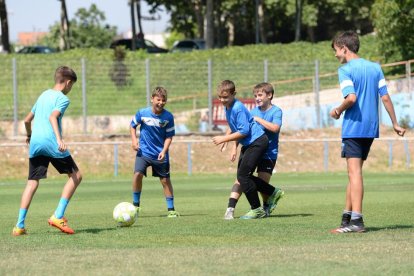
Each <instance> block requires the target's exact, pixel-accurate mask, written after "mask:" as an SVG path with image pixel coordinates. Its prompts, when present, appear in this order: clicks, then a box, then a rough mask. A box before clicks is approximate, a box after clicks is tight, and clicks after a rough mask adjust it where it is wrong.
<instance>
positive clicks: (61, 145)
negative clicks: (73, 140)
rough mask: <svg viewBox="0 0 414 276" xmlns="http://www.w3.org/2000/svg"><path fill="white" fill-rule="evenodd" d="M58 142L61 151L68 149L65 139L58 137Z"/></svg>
mask: <svg viewBox="0 0 414 276" xmlns="http://www.w3.org/2000/svg"><path fill="white" fill-rule="evenodd" d="M57 143H58V149H59V151H60V152H64V151H66V149H67V147H66V144H65V142H64V141H63V140H61V139H58V140H57Z"/></svg>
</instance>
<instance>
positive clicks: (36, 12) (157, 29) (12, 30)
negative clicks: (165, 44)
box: [6, 0, 170, 42]
mask: <svg viewBox="0 0 414 276" xmlns="http://www.w3.org/2000/svg"><path fill="white" fill-rule="evenodd" d="M60 4H61V3H60V1H58V0H6V7H7V12H8V20H9V37H10V41H11V42H16V41H17V37H18V33H19V32H47V31H49V26H51V25H53V24H54V23H56V22H59V21H60ZM91 4H95V5H96V6H97V7H98V9H99V10H100V11H102V12H104V14H105V17H106V20H105V23H106V24H109V25H111V26H116V27H117V32H118V34H122V33H126V32H128V31H130V30H131V17H130V14H131V13H130V8H129V6H128V0H66V9H67V11H68V15H69V20H71V19H72V18H73V17H74V15H75V13H76V11H77V10H78V9H79V8H86V9H89V7H90V6H91ZM148 10H149V8H148V5H147V3H146V2H145V1H141V14H142V15H144V16H145V15H150V14H149V12H148ZM159 15H160V16H161V19H160V20H158V21H143V29H144V33H145V34H158V33H162V32H164V31H165V29H166V28H167V26H168V21H169V19H170V16H169V15H168V14H167V13H166V12H165V11H164V12H160V13H159Z"/></svg>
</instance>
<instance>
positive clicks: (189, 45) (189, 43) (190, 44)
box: [171, 39, 206, 53]
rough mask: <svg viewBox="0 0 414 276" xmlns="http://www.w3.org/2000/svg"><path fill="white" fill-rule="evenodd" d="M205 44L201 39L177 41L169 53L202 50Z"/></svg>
mask: <svg viewBox="0 0 414 276" xmlns="http://www.w3.org/2000/svg"><path fill="white" fill-rule="evenodd" d="M205 48H206V42H205V40H203V39H184V40H178V41H176V42H175V43H174V45H173V47H172V48H171V52H172V53H174V52H189V51H193V50H204V49H205Z"/></svg>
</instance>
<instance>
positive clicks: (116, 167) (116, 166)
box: [114, 144, 118, 176]
mask: <svg viewBox="0 0 414 276" xmlns="http://www.w3.org/2000/svg"><path fill="white" fill-rule="evenodd" d="M114 176H118V144H114Z"/></svg>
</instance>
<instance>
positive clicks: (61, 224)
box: [47, 215, 75, 234]
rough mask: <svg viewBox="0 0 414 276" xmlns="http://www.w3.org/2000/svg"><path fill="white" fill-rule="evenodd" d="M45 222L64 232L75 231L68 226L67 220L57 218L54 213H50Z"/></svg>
mask: <svg viewBox="0 0 414 276" xmlns="http://www.w3.org/2000/svg"><path fill="white" fill-rule="evenodd" d="M47 222H48V223H49V225H50V226H53V227H56V228H57V229H59V230H60V231H62V232H63V233H66V234H74V233H75V231H73V229H72V228H70V227H69V226H68V220H67V219H66V218H61V219H58V218H56V217H55V215H52V216H51V217H50V218H49V219H48V220H47Z"/></svg>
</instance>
